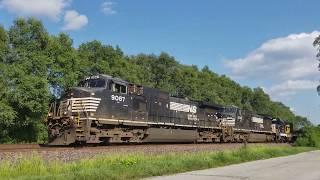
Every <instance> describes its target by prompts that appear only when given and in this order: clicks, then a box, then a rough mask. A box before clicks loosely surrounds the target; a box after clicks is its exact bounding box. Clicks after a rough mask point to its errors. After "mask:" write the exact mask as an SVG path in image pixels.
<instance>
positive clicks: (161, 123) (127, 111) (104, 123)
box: [46, 75, 292, 145]
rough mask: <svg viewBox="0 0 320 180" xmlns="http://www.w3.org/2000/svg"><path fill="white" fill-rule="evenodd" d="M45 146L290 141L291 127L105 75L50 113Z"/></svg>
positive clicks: (88, 80) (88, 82) (82, 84)
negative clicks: (47, 137)
mask: <svg viewBox="0 0 320 180" xmlns="http://www.w3.org/2000/svg"><path fill="white" fill-rule="evenodd" d="M46 124H47V127H48V135H49V142H48V144H49V145H71V144H89V143H93V144H97V143H102V144H109V143H144V142H278V141H290V139H291V134H292V125H291V124H288V123H285V122H284V121H282V120H280V119H275V118H271V117H268V116H266V115H256V114H253V113H252V112H249V111H244V110H241V109H239V108H237V107H235V106H228V107H226V106H220V105H216V104H211V103H207V102H200V101H189V100H187V99H183V98H177V97H171V96H170V95H169V93H168V92H164V91H161V90H159V89H155V88H149V87H144V86H140V85H137V84H132V83H129V82H127V81H124V80H122V79H118V78H114V77H111V76H108V75H97V76H92V77H88V78H86V79H84V80H83V81H81V82H80V83H79V85H78V87H74V88H71V89H70V90H69V91H67V92H66V93H65V95H64V96H63V97H62V98H61V100H60V102H59V103H58V104H56V103H53V104H52V105H51V107H50V110H49V113H48V116H47V119H46Z"/></svg>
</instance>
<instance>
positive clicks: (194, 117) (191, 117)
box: [188, 114, 199, 121]
mask: <svg viewBox="0 0 320 180" xmlns="http://www.w3.org/2000/svg"><path fill="white" fill-rule="evenodd" d="M188 120H189V121H199V118H198V116H197V115H196V114H188Z"/></svg>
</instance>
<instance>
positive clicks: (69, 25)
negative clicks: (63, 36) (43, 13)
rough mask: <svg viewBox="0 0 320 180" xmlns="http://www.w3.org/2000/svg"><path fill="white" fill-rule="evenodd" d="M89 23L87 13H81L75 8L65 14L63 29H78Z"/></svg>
mask: <svg viewBox="0 0 320 180" xmlns="http://www.w3.org/2000/svg"><path fill="white" fill-rule="evenodd" d="M87 24H88V18H87V16H86V15H83V14H79V13H78V12H77V11H75V10H70V11H66V13H65V15H64V26H63V27H62V30H65V31H70V30H78V29H81V28H82V27H84V26H85V25H87Z"/></svg>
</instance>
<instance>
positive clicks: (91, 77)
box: [86, 76, 99, 80]
mask: <svg viewBox="0 0 320 180" xmlns="http://www.w3.org/2000/svg"><path fill="white" fill-rule="evenodd" d="M89 79H99V76H90V77H87V78H86V80H89Z"/></svg>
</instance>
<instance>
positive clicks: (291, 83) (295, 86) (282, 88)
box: [266, 80, 319, 96]
mask: <svg viewBox="0 0 320 180" xmlns="http://www.w3.org/2000/svg"><path fill="white" fill-rule="evenodd" d="M318 83H319V82H318V81H313V80H287V81H285V82H282V83H279V84H275V85H273V86H271V87H270V88H269V89H266V91H267V92H268V93H269V94H270V95H272V96H288V95H294V94H296V92H297V91H302V90H310V89H311V90H314V91H315V90H316V87H317V86H318Z"/></svg>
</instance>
